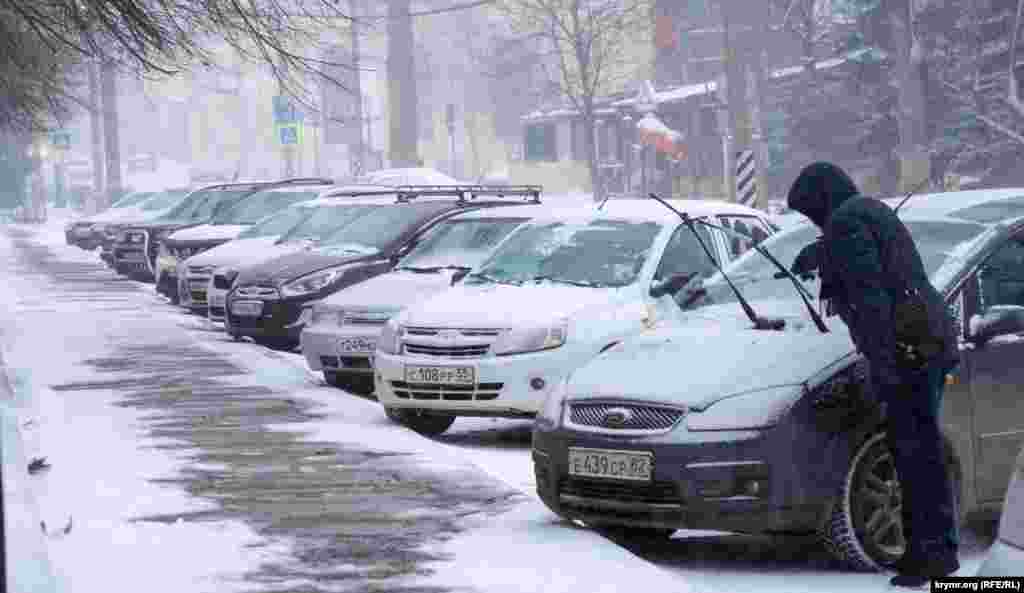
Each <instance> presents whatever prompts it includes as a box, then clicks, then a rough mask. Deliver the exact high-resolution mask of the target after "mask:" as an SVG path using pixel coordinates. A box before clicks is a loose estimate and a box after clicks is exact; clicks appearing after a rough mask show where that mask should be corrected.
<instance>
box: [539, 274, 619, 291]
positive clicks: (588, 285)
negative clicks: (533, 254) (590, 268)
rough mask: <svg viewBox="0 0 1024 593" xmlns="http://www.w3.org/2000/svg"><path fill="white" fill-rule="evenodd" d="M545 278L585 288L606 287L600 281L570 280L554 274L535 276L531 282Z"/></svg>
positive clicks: (541, 280)
mask: <svg viewBox="0 0 1024 593" xmlns="http://www.w3.org/2000/svg"><path fill="white" fill-rule="evenodd" d="M545 280H547V281H549V282H557V283H559V284H571V285H573V286H583V287H585V288H604V284H601V283H599V282H587V281H586V280H568V279H566V278H556V277H554V276H548V275H541V276H534V277H533V278H530V280H529V281H530V282H543V281H545Z"/></svg>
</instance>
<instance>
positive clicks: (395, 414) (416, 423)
mask: <svg viewBox="0 0 1024 593" xmlns="http://www.w3.org/2000/svg"><path fill="white" fill-rule="evenodd" d="M384 413H385V414H387V417H388V418H390V419H391V420H392V421H393V422H397V423H398V424H401V425H402V426H404V427H406V428H411V429H412V430H415V431H416V432H418V433H420V434H421V435H423V436H428V437H433V436H437V435H439V434H441V433H443V432H444V431H446V430H448V429H449V428H451V426H452V424H454V423H455V416H454V415H452V414H427V413H424V412H423V411H422V410H406V409H397V408H384Z"/></svg>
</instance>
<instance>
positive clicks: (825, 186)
mask: <svg viewBox="0 0 1024 593" xmlns="http://www.w3.org/2000/svg"><path fill="white" fill-rule="evenodd" d="M858 193H860V192H859V191H858V190H857V185H856V184H854V183H853V180H852V179H850V176H849V175H847V174H846V172H845V171H843V170H842V169H840V168H839V167H837V166H835V165H833V164H832V163H825V162H819V163H812V164H810V165H807V166H806V167H804V170H803V171H801V172H800V175H799V176H797V178H796V181H794V182H793V187H791V188H790V189H789V196H788V197H787V200H786V201H787V203H788V204H789V207H790V208H792V209H793V210H796V211H797V212H799V213H800V214H803V215H804V216H806V217H807V218H810V219H811V220H812V221H813V222H814V224H816V225H818V226H819V227H824V226H825V222H826V221H828V218H829V216H831V214H832V212H833V211H835V209H836V208H838V207H839V205H840V204H842V203H843V202H845V201H846V200H847V199H849V198H851V197H853V196H855V195H857V194H858Z"/></svg>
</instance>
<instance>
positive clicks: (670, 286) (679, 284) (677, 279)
mask: <svg viewBox="0 0 1024 593" xmlns="http://www.w3.org/2000/svg"><path fill="white" fill-rule="evenodd" d="M693 276H694V274H672V275H671V276H669V277H668V278H666V279H664V280H661V281H656V282H655V283H654V284H652V285H651V296H652V297H654V298H656V299H660V298H661V297H663V296H665V295H669V294H675V293H677V292H679V291H680V290H682V288H683V287H684V286H686V284H687V283H688V282H689V281H690V279H691V278H693Z"/></svg>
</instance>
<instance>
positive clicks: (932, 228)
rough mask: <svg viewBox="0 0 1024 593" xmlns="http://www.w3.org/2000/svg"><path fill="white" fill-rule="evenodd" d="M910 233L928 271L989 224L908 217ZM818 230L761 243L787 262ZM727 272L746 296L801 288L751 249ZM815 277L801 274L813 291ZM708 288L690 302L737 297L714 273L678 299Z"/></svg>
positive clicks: (773, 296) (781, 295)
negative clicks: (702, 294) (704, 292)
mask: <svg viewBox="0 0 1024 593" xmlns="http://www.w3.org/2000/svg"><path fill="white" fill-rule="evenodd" d="M904 222H905V224H906V225H907V229H908V230H910V234H911V235H912V236H913V237H914V242H915V244H916V245H917V249H918V251H919V252H920V253H921V259H922V261H923V263H924V267H925V270H926V271H927V272H928V274H929V275H933V274H935V272H936V271H937V270H938V269H939V268H940V267H942V264H943V263H945V262H946V261H947V260H949V259H950V258H951V257H953V256H955V254H956V253H957V251H958V248H959V246H960V245H961V244H964V243H966V242H969V241H972V240H973V239H975V238H976V237H977V236H978V235H980V234H981V233H983V232H984V231H985V230H986V228H987V227H985V226H984V225H980V224H975V223H971V222H956V221H949V220H911V221H904ZM819 234H820V231H819V230H818V228H817V227H816V226H814V225H812V224H801V225H799V226H797V227H795V228H793V229H791V230H788V231H786V232H783V233H780V234H778V235H776V236H774V237H772V238H771V239H768V240H767V241H765V242H764V243H763V244H762V245H763V246H764V248H765V249H766V250H767V251H768V252H769V253H771V254H772V255H774V256H775V258H776V259H778V260H779V263H781V264H782V265H784V266H786V267H787V268H791V267H792V265H793V261H794V260H795V259H796V256H797V255H798V254H799V253H800V251H801V250H802V249H803V248H804V246H806V245H808V244H810V243H813V242H814V241H815V240H817V238H818V236H819ZM725 272H726V274H728V276H729V278H730V279H731V280H732V281H733V283H734V284H735V285H736V286H737V287H738V288H739V290H740V291H741V292H742V293H743V296H744V297H745V298H746V299H747V300H750V301H754V300H797V299H799V298H800V296H799V294H798V293H797V291H796V288H794V286H793V283H792V281H791V280H789V279H788V278H776V275H777V274H778V273H779V272H780V270H779V269H778V268H777V267H775V266H774V265H773V264H772V263H771V262H770V261H768V259H767V258H765V257H764V256H763V255H761V254H760V253H758V252H757V251H754V250H751V251H749V252H747V253H746V254H744V255H743V257H741V258H740V259H739V260H737V261H736V262H735V263H733V264H732V265H731V266H729V267H727V268H726V270H725ZM818 284H819V283H818V279H817V276H816V275H815V276H814V277H813V278H812V279H809V280H804V285H805V286H806V287H807V288H808V290H809V291H810V292H811V294H815V295H816V294H817V292H818ZM700 289H702V290H704V291H707V293H706V295H704V296H703V297H701V298H699V299H695V300H694V301H693V302H692V304H690V307H691V308H696V307H701V306H705V305H710V304H720V303H726V302H732V301H735V300H736V295H735V294H733V292H732V289H730V288H729V286H728V284H727V283H726V282H725V280H724V279H723V277H722V275H721V274H720V273H719V274H715V275H714V276H712V277H711V278H709V279H708V280H706V281H704V282H703V283H700V285H699V286H698V285H697V283H694V284H691V285H690V286H688V287H687V288H685V289H684V290H682V291H680V293H679V294H678V295H677V299H678V300H679V301H680V302H682V303H686V302H687V300H689V299H690V297H692V296H693V295H694V291H697V290H700Z"/></svg>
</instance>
